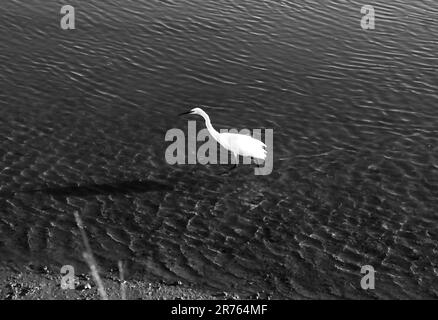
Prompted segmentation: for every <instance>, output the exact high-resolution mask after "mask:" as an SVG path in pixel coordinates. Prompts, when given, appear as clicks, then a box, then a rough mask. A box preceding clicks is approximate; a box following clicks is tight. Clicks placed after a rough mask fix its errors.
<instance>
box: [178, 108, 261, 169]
mask: <svg viewBox="0 0 438 320" xmlns="http://www.w3.org/2000/svg"><path fill="white" fill-rule="evenodd" d="M184 114H197V115H200V116H201V117H203V118H204V120H205V125H206V126H207V130H208V132H209V133H210V135H211V136H212V137H213V138H214V139H215V140H216V141H217V142H218V143H219V144H220V145H221V146H222V147H224V148H225V149H226V150H229V151H231V153H232V154H233V155H234V158H235V159H236V162H235V164H234V166H233V167H232V168H231V169H230V170H229V171H231V170H233V169H234V168H235V167H236V166H237V163H238V162H239V155H240V156H243V157H252V158H254V159H260V160H265V159H266V153H267V151H266V144H264V143H263V142H261V141H260V140H257V139H255V138H253V137H251V136H249V135H244V134H239V133H229V132H223V133H219V132H217V131H216V130H215V129H214V128H213V126H212V125H211V121H210V117H209V116H208V114H207V113H206V112H205V111H204V110H202V109H201V108H194V109H191V110H190V111H187V112H183V113H181V114H179V115H180V116H181V115H184Z"/></svg>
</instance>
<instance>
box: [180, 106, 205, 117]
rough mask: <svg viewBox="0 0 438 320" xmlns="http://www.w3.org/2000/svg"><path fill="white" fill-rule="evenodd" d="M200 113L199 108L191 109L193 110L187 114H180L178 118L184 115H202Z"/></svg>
mask: <svg viewBox="0 0 438 320" xmlns="http://www.w3.org/2000/svg"><path fill="white" fill-rule="evenodd" d="M202 112H203V111H202V109H201V108H193V109H191V110H189V111H187V112H183V113H180V114H179V116H182V115H184V114H198V115H202Z"/></svg>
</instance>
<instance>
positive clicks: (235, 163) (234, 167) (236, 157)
mask: <svg viewBox="0 0 438 320" xmlns="http://www.w3.org/2000/svg"><path fill="white" fill-rule="evenodd" d="M234 159H235V160H236V162H234V164H233V166H232V167H231V168H230V169H228V170H226V171H224V172H222V173H221V175H225V174H227V173H229V172H230V171H231V170H234V169H236V167H237V163H238V162H239V156H238V155H237V154H235V153H234Z"/></svg>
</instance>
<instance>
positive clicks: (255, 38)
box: [0, 0, 438, 298]
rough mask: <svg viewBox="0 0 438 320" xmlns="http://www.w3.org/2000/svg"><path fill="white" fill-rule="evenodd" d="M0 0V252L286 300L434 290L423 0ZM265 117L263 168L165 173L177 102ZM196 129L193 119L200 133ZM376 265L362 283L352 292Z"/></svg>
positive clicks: (432, 156)
mask: <svg viewBox="0 0 438 320" xmlns="http://www.w3.org/2000/svg"><path fill="white" fill-rule="evenodd" d="M61 4H65V3H64V2H63V1H62V2H57V1H52V0H49V1H48V0H36V1H11V0H9V1H5V2H4V3H2V5H1V9H0V62H1V63H0V77H1V79H0V88H1V89H0V170H1V173H0V176H1V180H0V181H1V183H0V210H1V211H0V257H1V261H2V263H7V264H10V263H12V264H17V265H19V266H22V265H26V264H28V263H49V264H52V265H54V266H61V265H63V264H73V265H75V266H80V265H82V261H81V258H80V257H81V255H80V252H81V250H82V246H81V241H80V237H79V232H78V231H77V228H76V227H75V222H74V218H73V212H74V211H76V210H77V211H79V212H80V213H81V215H82V217H83V220H84V222H85V224H86V225H87V227H88V233H89V236H90V240H91V243H92V247H93V249H94V251H95V254H96V255H97V258H98V260H99V262H100V263H101V265H102V267H103V269H109V268H114V267H115V266H116V263H117V260H118V259H123V260H125V261H127V263H128V265H129V269H130V270H131V273H132V276H133V277H134V276H136V277H141V276H142V275H148V276H154V277H157V278H164V279H166V280H172V279H180V280H183V281H185V282H191V283H193V284H194V285H196V286H199V287H209V288H214V289H217V290H234V291H236V292H240V293H243V294H250V293H253V292H256V291H262V290H264V291H266V292H271V293H273V295H274V297H283V298H308V297H312V298H320V297H334V298H336V297H347V298H361V297H380V298H389V297H391V298H437V297H438V258H437V255H438V212H437V209H438V164H437V159H438V144H437V143H438V127H437V124H438V111H437V107H438V92H437V84H438V73H437V71H438V70H437V69H438V68H437V63H438V40H437V35H438V20H437V16H438V2H437V1H435V0H430V1H426V0H422V1H415V0H410V1H407V0H398V1H394V0H379V1H378V2H374V3H373V4H374V6H375V9H376V29H375V30H373V31H363V30H362V29H361V28H360V19H361V16H362V15H361V13H360V8H361V6H362V5H363V3H362V2H358V1H262V0H257V1H256V0H248V1H237V0H234V1H230V0H228V1H225V0H219V1H217V0H214V1H213V0H195V1H179V0H167V1H157V0H141V1H139V0H136V1H128V0H123V1H122V0H112V1H111V0H110V1H98V0H92V1H69V4H71V5H74V6H75V7H76V14H77V18H76V28H77V29H76V30H74V31H63V30H61V29H60V27H59V21H60V14H59V10H60V7H61ZM199 104H201V105H206V106H207V107H206V108H205V109H206V111H207V112H208V113H209V114H210V116H211V117H212V121H213V125H214V126H215V127H216V128H218V129H219V128H272V129H273V130H274V171H273V173H272V174H271V175H268V176H255V175H254V174H253V169H252V168H249V167H239V168H238V169H236V170H235V171H234V172H233V174H232V175H229V176H220V175H218V171H219V172H220V171H222V170H221V169H222V168H218V167H216V166H201V165H197V166H170V165H168V164H167V163H166V161H165V159H164V151H165V149H166V147H167V145H168V143H165V141H164V135H165V133H166V131H167V130H168V129H171V128H182V129H184V128H186V126H187V123H186V121H185V120H183V119H180V118H177V117H175V114H177V113H179V112H181V111H185V110H186V109H187V108H188V106H192V105H199ZM201 127H203V124H202V122H200V121H199V122H198V128H201ZM366 264H369V265H372V266H373V267H374V268H375V269H376V271H377V274H376V289H375V290H374V291H372V292H370V291H368V292H367V291H364V290H362V289H361V288H360V278H361V274H360V268H361V266H363V265H366Z"/></svg>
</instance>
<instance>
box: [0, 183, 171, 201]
mask: <svg viewBox="0 0 438 320" xmlns="http://www.w3.org/2000/svg"><path fill="white" fill-rule="evenodd" d="M172 190H173V186H172V185H169V184H165V183H162V182H158V181H154V180H130V181H116V182H112V183H101V184H99V183H88V184H69V185H56V184H45V185H43V186H40V187H38V188H35V189H27V190H19V191H6V192H0V197H8V196H15V195H17V194H36V193H39V194H46V195H51V196H57V197H87V196H97V195H124V194H131V193H145V192H154V191H172Z"/></svg>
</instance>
